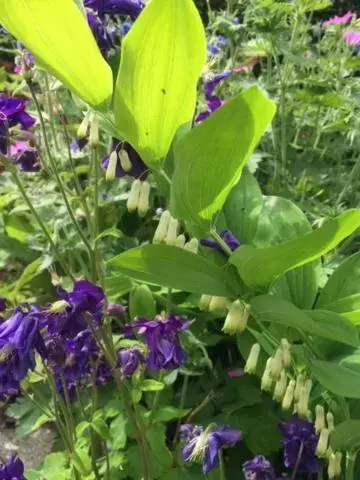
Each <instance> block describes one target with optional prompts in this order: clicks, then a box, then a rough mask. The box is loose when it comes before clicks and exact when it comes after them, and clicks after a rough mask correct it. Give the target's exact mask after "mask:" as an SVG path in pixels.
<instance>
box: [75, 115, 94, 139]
mask: <svg viewBox="0 0 360 480" xmlns="http://www.w3.org/2000/svg"><path fill="white" fill-rule="evenodd" d="M90 116H91V112H86V113H85V116H84V118H83V120H82V122H81V123H80V125H79V128H78V131H77V134H76V135H77V137H78V138H85V137H86V135H87V131H88V128H89V124H90Z"/></svg>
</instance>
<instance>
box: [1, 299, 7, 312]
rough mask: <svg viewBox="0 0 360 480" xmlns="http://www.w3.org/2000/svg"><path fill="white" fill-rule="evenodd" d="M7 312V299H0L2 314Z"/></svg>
mask: <svg viewBox="0 0 360 480" xmlns="http://www.w3.org/2000/svg"><path fill="white" fill-rule="evenodd" d="M5 310H6V298H5V297H0V312H4V311H5Z"/></svg>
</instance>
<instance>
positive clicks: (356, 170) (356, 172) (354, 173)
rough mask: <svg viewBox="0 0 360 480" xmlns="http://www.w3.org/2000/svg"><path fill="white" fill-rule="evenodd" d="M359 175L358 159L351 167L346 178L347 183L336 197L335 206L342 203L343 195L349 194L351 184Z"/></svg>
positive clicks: (359, 161) (359, 159)
mask: <svg viewBox="0 0 360 480" xmlns="http://www.w3.org/2000/svg"><path fill="white" fill-rule="evenodd" d="M359 174H360V157H358V159H357V160H356V162H355V165H354V166H353V168H352V170H351V172H350V175H349V177H348V181H347V182H346V183H345V185H344V188H343V189H342V190H341V192H340V195H339V196H338V199H337V201H336V205H337V206H339V205H340V203H341V202H342V200H343V198H344V197H345V195H346V194H347V193H348V192H349V189H350V190H351V189H352V187H353V182H354V181H355V180H356V179H357V178H358V176H359Z"/></svg>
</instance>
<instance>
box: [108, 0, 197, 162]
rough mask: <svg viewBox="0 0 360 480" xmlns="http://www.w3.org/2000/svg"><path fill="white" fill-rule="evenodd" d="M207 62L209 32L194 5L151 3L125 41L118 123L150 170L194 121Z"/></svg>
mask: <svg viewBox="0 0 360 480" xmlns="http://www.w3.org/2000/svg"><path fill="white" fill-rule="evenodd" d="M205 60H206V40H205V32H204V28H203V26H202V23H201V19H200V16H199V14H198V12H197V10H196V8H195V6H194V4H193V1H192V0H171V1H169V0H152V1H151V2H150V3H149V5H148V6H147V7H146V8H145V10H144V11H143V12H142V13H141V15H140V17H139V18H138V19H137V21H136V22H135V24H134V26H133V27H132V29H131V31H130V32H129V33H128V34H127V35H126V38H125V39H124V41H123V44H122V55H121V63H120V69H119V73H118V78H117V81H116V86H115V93H114V113H115V120H116V124H117V127H118V129H119V132H120V133H121V135H122V136H123V137H124V138H126V140H128V141H129V142H130V143H131V144H132V145H133V146H134V147H135V148H136V150H137V151H138V152H139V154H140V155H141V156H142V158H143V160H144V161H145V163H147V164H148V165H150V166H154V165H156V164H157V163H158V162H160V161H161V159H162V158H163V157H165V155H166V154H167V152H168V150H169V147H170V144H171V142H172V140H173V138H174V135H175V133H176V131H177V129H178V128H179V127H180V126H181V125H183V124H185V123H187V122H189V121H191V119H192V117H193V115H194V111H195V103H196V86H197V81H198V79H199V76H200V74H201V71H202V69H203V67H204V64H205Z"/></svg>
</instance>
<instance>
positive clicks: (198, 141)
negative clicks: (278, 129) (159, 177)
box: [171, 87, 275, 222]
mask: <svg viewBox="0 0 360 480" xmlns="http://www.w3.org/2000/svg"><path fill="white" fill-rule="evenodd" d="M274 113H275V104H274V102H272V101H271V100H269V99H268V98H267V97H266V96H265V95H264V94H263V93H262V92H261V90H260V89H259V88H257V87H252V88H250V89H249V90H247V91H246V92H244V93H242V94H241V95H238V96H237V97H236V98H234V99H233V100H231V101H230V102H228V103H227V104H226V105H224V106H223V107H221V108H219V110H217V111H216V112H214V113H213V114H212V115H211V116H210V117H209V118H208V119H207V120H205V121H204V122H203V123H202V124H201V125H198V126H197V127H196V128H194V129H193V130H191V132H189V133H188V134H187V135H184V137H182V138H181V140H179V142H177V143H176V145H175V147H174V158H175V171H174V175H173V180H172V188H171V210H172V212H173V214H174V216H175V217H177V218H182V219H185V220H194V221H195V222H196V221H197V222H198V221H199V220H200V221H204V220H205V221H207V222H210V220H211V218H212V217H213V215H214V214H215V213H216V212H217V211H219V210H220V209H221V208H222V206H223V204H224V203H225V200H226V198H227V196H228V195H229V193H230V190H231V189H232V187H233V186H234V185H236V183H237V182H238V181H239V178H240V175H241V172H242V169H243V168H244V166H245V164H246V161H247V160H248V158H249V156H250V155H251V153H252V152H253V150H254V148H255V147H256V145H257V143H258V142H259V140H260V138H261V137H262V135H263V134H264V132H265V130H266V129H267V127H268V126H269V124H270V122H271V119H272V117H273V115H274Z"/></svg>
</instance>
